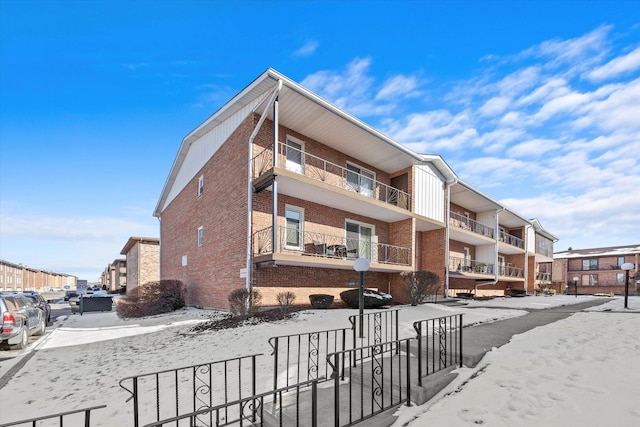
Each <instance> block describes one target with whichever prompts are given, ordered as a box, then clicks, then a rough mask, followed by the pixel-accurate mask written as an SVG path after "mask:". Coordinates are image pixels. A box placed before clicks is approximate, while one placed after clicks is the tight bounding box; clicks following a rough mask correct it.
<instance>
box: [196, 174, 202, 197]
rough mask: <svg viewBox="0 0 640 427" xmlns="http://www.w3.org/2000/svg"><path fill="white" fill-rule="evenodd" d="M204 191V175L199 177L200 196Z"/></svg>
mask: <svg viewBox="0 0 640 427" xmlns="http://www.w3.org/2000/svg"><path fill="white" fill-rule="evenodd" d="M202 193H204V175H200V177H199V178H198V193H197V194H198V197H200V196H202Z"/></svg>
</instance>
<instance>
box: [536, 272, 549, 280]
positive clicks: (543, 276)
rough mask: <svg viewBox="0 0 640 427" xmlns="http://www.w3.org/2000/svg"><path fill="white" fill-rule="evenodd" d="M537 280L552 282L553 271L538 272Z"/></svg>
mask: <svg viewBox="0 0 640 427" xmlns="http://www.w3.org/2000/svg"><path fill="white" fill-rule="evenodd" d="M536 281H538V282H551V273H544V272H538V273H536Z"/></svg>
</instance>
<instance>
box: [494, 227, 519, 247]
mask: <svg viewBox="0 0 640 427" xmlns="http://www.w3.org/2000/svg"><path fill="white" fill-rule="evenodd" d="M499 239H500V241H501V242H504V243H506V244H508V245H511V246H515V247H516V248H520V249H524V240H522V239H521V238H519V237H516V236H513V235H511V234H509V233H506V232H504V231H500V236H499Z"/></svg>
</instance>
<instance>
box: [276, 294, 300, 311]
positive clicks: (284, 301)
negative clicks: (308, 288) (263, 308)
mask: <svg viewBox="0 0 640 427" xmlns="http://www.w3.org/2000/svg"><path fill="white" fill-rule="evenodd" d="M277 298H278V305H279V306H280V311H281V312H282V314H287V313H289V312H290V311H291V306H292V305H293V302H294V301H295V300H296V294H294V293H293V292H291V291H286V292H280V293H279V294H278V296H277Z"/></svg>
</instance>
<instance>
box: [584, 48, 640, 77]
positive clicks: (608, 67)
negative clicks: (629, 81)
mask: <svg viewBox="0 0 640 427" xmlns="http://www.w3.org/2000/svg"><path fill="white" fill-rule="evenodd" d="M639 69H640V47H639V48H637V49H635V50H633V51H631V52H629V53H628V54H626V55H624V56H618V57H616V58H614V59H612V60H611V61H609V62H607V63H606V64H604V65H603V66H601V67H598V68H596V69H595V70H592V71H590V72H589V73H587V78H589V79H591V80H594V81H602V80H607V79H611V78H614V77H617V76H619V75H621V74H626V73H630V72H633V71H637V70H639Z"/></svg>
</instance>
